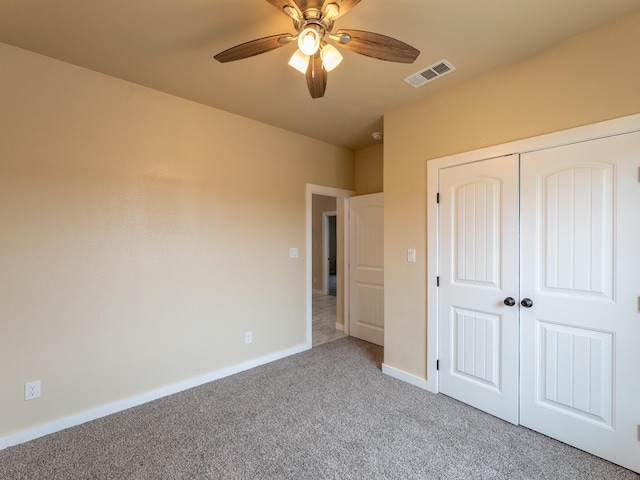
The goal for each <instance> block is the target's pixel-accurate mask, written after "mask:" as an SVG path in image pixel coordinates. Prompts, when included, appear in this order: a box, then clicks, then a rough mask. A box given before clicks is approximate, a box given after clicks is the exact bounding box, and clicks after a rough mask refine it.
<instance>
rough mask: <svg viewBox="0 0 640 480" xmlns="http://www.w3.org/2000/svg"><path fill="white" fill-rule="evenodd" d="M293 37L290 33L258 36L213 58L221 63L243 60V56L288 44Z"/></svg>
mask: <svg viewBox="0 0 640 480" xmlns="http://www.w3.org/2000/svg"><path fill="white" fill-rule="evenodd" d="M291 38H293V37H292V36H291V35H290V34H288V33H281V34H279V35H271V36H269V37H263V38H258V39H257V40H251V41H250V42H246V43H241V44H240V45H236V46H235V47H231V48H229V49H227V50H225V51H224V52H220V53H219V54H217V55H216V56H214V57H213V58H215V59H216V60H218V61H219V62H221V63H227V62H234V61H236V60H242V59H243V58H248V57H253V56H255V55H260V54H261V53H266V52H270V51H271V50H275V49H276V48H280V47H282V46H284V45H286V44H287V43H288V42H289V41H290V40H291Z"/></svg>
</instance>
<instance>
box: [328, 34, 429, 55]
mask: <svg viewBox="0 0 640 480" xmlns="http://www.w3.org/2000/svg"><path fill="white" fill-rule="evenodd" d="M343 34H347V35H349V36H350V37H351V40H349V41H348V42H347V43H344V44H343V43H340V45H341V46H342V47H344V48H346V49H347V50H351V51H352V52H356V53H359V54H360V55H366V56H367V57H373V58H377V59H379V60H386V61H388V62H398V63H413V62H414V61H415V60H416V58H418V55H420V50H417V49H415V48H413V47H412V46H411V45H408V44H406V43H404V42H401V41H400V40H396V39H395V38H391V37H387V36H386V35H380V34H379V33H373V32H365V31H363V30H338V31H337V32H336V35H343Z"/></svg>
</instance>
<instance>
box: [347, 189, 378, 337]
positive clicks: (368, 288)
mask: <svg viewBox="0 0 640 480" xmlns="http://www.w3.org/2000/svg"><path fill="white" fill-rule="evenodd" d="M382 226H383V194H382V193H375V194H372V195H361V196H358V197H351V199H350V217H349V249H350V251H349V257H350V270H349V271H350V275H349V278H350V288H349V292H350V293H349V294H350V302H349V334H350V335H352V336H354V337H357V338H360V339H362V340H366V341H367V342H371V343H375V344H377V345H383V343H384V262H383V259H384V250H383V233H384V232H383V229H382Z"/></svg>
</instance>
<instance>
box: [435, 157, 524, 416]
mask: <svg viewBox="0 0 640 480" xmlns="http://www.w3.org/2000/svg"><path fill="white" fill-rule="evenodd" d="M438 181H439V192H440V206H439V215H440V217H439V223H440V225H439V231H440V238H439V244H440V255H439V259H440V287H439V289H438V298H439V300H438V301H439V303H438V305H439V330H440V333H439V358H440V375H439V379H438V381H439V389H440V391H441V392H442V393H444V394H446V395H449V396H451V397H454V398H456V399H458V400H460V401H462V402H465V403H467V404H469V405H473V406H474V407H476V408H479V409H481V410H484V411H486V412H489V413H491V414H493V415H495V416H497V417H500V418H502V419H504V420H507V421H509V422H512V423H515V424H517V423H518V306H517V299H518V155H512V156H508V157H501V158H495V159H491V160H485V161H481V162H475V163H470V164H465V165H460V166H456V167H451V168H446V169H443V170H440V172H439V180H438ZM508 297H509V298H510V299H511V303H512V305H511V306H507V305H506V304H505V299H506V298H508ZM507 303H509V300H507Z"/></svg>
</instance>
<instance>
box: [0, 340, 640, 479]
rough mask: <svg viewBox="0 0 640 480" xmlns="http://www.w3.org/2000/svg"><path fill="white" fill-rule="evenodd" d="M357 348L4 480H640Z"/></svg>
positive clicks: (20, 464)
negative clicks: (424, 384) (397, 371)
mask: <svg viewBox="0 0 640 480" xmlns="http://www.w3.org/2000/svg"><path fill="white" fill-rule="evenodd" d="M381 361H382V349H381V348H380V347H377V346H375V345H371V344H368V343H366V342H362V341H360V340H356V339H353V338H350V337H348V338H344V339H340V340H336V341H334V342H329V343H326V344H324V345H320V346H319V347H317V348H313V349H311V350H308V351H306V352H304V353H300V354H298V355H294V356H292V357H288V358H285V359H283V360H279V361H277V362H273V363H271V364H268V365H264V366H261V367H258V368H254V369H252V370H249V371H246V372H243V373H240V374H237V375H234V376H231V377H227V378H224V379H221V380H218V381H215V382H212V383H209V384H207V385H203V386H200V387H197V388H194V389H191V390H188V391H185V392H182V393H179V394H176V395H172V396H170V397H166V398H163V399H160V400H156V401H154V402H151V403H148V404H146V405H142V406H139V407H136V408H132V409H130V410H127V411H125V412H120V413H117V414H114V415H111V416H109V417H105V418H103V419H99V420H96V421H93V422H90V423H87V424H84V425H81V426H78V427H75V428H71V429H68V430H65V431H62V432H58V433H56V434H53V435H49V436H47V437H44V438H40V439H37V440H34V441H32V442H29V443H26V444H23V445H19V446H16V447H11V448H8V449H6V450H4V451H0V479H3V480H15V479H29V480H30V479H38V480H49V479H51V480H56V479H65V480H69V479H190V480H193V479H242V480H247V479H295V480H300V479H305V480H306V479H345V480H346V479H367V480H371V479H456V480H458V479H485V478H486V479H509V480H512V479H576V480H577V479H579V480H589V479H617V480H631V479H633V480H638V478H640V476H639V475H636V474H635V473H632V472H630V471H628V470H625V469H623V468H621V467H618V466H616V465H613V464H611V463H608V462H606V461H604V460H601V459H599V458H596V457H594V456H592V455H589V454H587V453H584V452H581V451H579V450H576V449H574V448H572V447H569V446H567V445H564V444H562V443H559V442H556V441H555V440H551V439H550V438H548V437H545V436H543V435H539V434H537V433H535V432H532V431H530V430H527V429H525V428H521V427H514V426H513V425H510V424H508V423H505V422H503V421H502V420H499V419H497V418H495V417H492V416H490V415H487V414H485V413H483V412H480V411H478V410H475V409H473V408H471V407H469V406H467V405H464V404H462V403H459V402H457V401H455V400H452V399H451V398H448V397H446V396H444V395H434V394H430V393H427V392H425V391H423V390H420V389H418V388H416V387H413V386H411V385H408V384H406V383H403V382H400V381H398V380H395V379H393V378H391V377H389V376H387V375H384V374H382V372H381V371H380V365H381Z"/></svg>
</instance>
